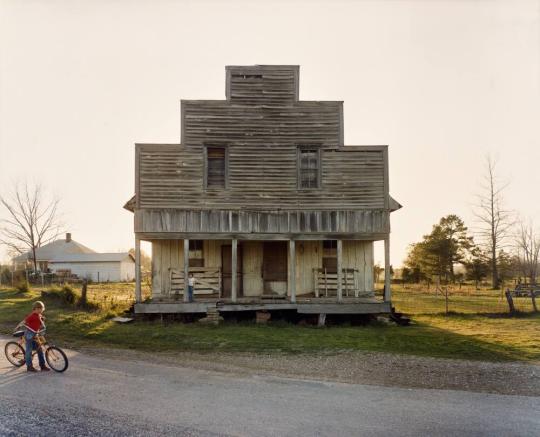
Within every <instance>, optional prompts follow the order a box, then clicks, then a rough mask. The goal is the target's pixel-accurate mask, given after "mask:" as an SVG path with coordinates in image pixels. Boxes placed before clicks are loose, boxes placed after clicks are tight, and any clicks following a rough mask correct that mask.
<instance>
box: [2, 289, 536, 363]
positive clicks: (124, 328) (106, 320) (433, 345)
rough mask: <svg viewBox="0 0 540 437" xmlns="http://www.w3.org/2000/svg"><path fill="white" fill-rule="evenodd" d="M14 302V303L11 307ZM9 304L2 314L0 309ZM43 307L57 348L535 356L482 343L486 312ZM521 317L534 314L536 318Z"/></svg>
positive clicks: (15, 314) (21, 302) (20, 309)
mask: <svg viewBox="0 0 540 437" xmlns="http://www.w3.org/2000/svg"><path fill="white" fill-rule="evenodd" d="M15 297H16V294H15V293H14V292H7V293H6V292H2V293H0V325H1V327H2V330H3V331H4V332H6V329H5V328H6V327H7V326H9V329H12V328H13V327H14V325H15V324H16V323H18V322H19V321H20V320H21V319H20V317H21V314H22V317H23V316H24V315H25V314H27V313H28V312H29V311H30V307H31V305H30V303H31V301H32V300H34V299H35V298H36V296H28V297H25V298H23V299H15V300H14V298H15ZM17 297H18V296H17ZM14 301H15V305H12V303H13V302H14ZM8 303H9V311H5V310H7V308H8V305H7V304H8ZM46 305H47V311H46V315H47V328H48V334H49V335H50V337H51V338H52V339H53V340H54V341H58V342H59V343H60V344H61V345H62V342H64V344H63V345H64V346H68V347H69V346H71V347H78V346H85V345H89V346H92V347H105V348H106V347H118V348H129V349H137V350H141V351H148V352H158V351H167V352H187V351H194V352H202V353H206V352H249V353H260V354H278V353H284V354H302V353H310V354H320V355H328V354H337V353H341V352H351V351H368V352H387V353H395V354H408V355H419V356H431V357H441V358H462V359H473V360H487V361H527V360H533V359H539V358H540V357H539V356H538V351H537V350H536V349H534V348H531V349H527V348H524V347H518V346H517V345H516V344H512V343H510V342H508V341H507V340H508V339H507V338H504V339H503V340H504V341H502V342H501V341H500V339H498V338H495V339H494V340H493V341H485V340H484V339H482V338H480V336H479V335H477V333H476V332H475V331H474V330H475V329H476V328H475V327H474V326H470V327H467V326H468V325H467V322H471V325H473V322H474V323H476V324H478V323H484V322H485V321H486V319H487V318H486V314H449V315H438V316H437V315H433V314H429V315H428V316H426V317H424V318H422V317H420V319H422V320H419V321H418V322H416V323H415V324H413V325H412V326H409V327H398V326H388V325H381V324H372V325H367V326H362V327H353V326H333V327H328V328H316V327H308V326H298V325H292V324H287V323H283V322H280V323H275V324H273V323H270V324H268V325H255V324H232V323H225V324H223V325H219V326H207V325H201V324H198V323H193V324H181V323H172V324H168V325H163V324H161V323H160V322H148V321H135V322H132V323H130V324H116V323H115V322H113V321H112V320H110V318H111V316H112V315H114V314H111V313H110V312H102V311H97V312H85V311H81V310H78V309H76V308H72V307H65V306H63V305H60V304H59V303H57V302H52V301H51V302H46ZM8 312H9V314H7V313H8ZM498 316H499V317H500V318H501V319H502V318H506V319H510V320H507V321H506V323H507V324H508V323H510V324H511V327H510V329H519V324H520V323H521V322H520V318H516V317H515V316H514V317H512V318H510V317H509V315H508V314H506V315H502V314H501V315H498ZM505 316H506V317H505ZM415 317H417V316H415ZM524 317H525V318H531V319H534V318H535V317H538V316H533V315H526V316H524ZM429 318H432V319H433V320H431V321H430V320H429ZM423 319H428V320H423ZM450 322H452V323H458V324H459V327H460V330H461V331H465V332H462V333H457V332H455V330H451V329H450V328H451V326H450V325H449V324H448V323H450ZM445 323H446V325H445ZM462 323H463V325H462ZM491 323H493V321H492V322H491ZM10 324H11V325H10ZM506 328H508V327H506ZM506 328H504V329H506ZM467 329H469V331H467ZM501 329H503V328H502V327H501ZM494 332H495V333H496V331H494ZM6 333H7V332H6ZM531 342H532V339H531Z"/></svg>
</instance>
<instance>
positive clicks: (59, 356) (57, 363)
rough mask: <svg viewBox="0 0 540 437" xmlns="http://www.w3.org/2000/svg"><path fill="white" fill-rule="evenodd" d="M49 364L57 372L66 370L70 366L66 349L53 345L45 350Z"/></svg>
mask: <svg viewBox="0 0 540 437" xmlns="http://www.w3.org/2000/svg"><path fill="white" fill-rule="evenodd" d="M45 359H46V360H47V364H48V365H49V367H50V368H51V369H53V370H54V371H55V372H65V371H66V369H67V368H68V359H67V356H66V354H65V353H64V351H63V350H62V349H60V348H58V347H56V346H51V347H49V348H47V350H46V351H45Z"/></svg>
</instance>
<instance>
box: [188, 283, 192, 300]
mask: <svg viewBox="0 0 540 437" xmlns="http://www.w3.org/2000/svg"><path fill="white" fill-rule="evenodd" d="M187 290H188V292H187V295H188V302H193V285H188V288H187Z"/></svg>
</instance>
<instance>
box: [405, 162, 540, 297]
mask: <svg viewBox="0 0 540 437" xmlns="http://www.w3.org/2000/svg"><path fill="white" fill-rule="evenodd" d="M485 170H486V171H485V176H484V179H483V182H482V184H481V190H480V193H479V194H478V196H477V204H476V205H475V207H474V210H473V213H474V216H475V217H476V219H477V226H476V230H475V232H470V231H469V229H468V227H467V226H466V225H465V223H464V221H463V220H462V219H461V218H460V217H458V216H457V215H455V214H449V215H447V216H445V217H442V218H441V219H440V220H439V222H438V223H436V224H434V225H433V228H432V230H431V232H430V233H429V234H426V235H424V236H423V238H422V240H421V241H419V242H416V243H413V244H411V245H410V247H409V250H408V253H407V257H406V260H405V262H404V267H403V270H402V279H403V280H404V281H406V282H421V281H431V280H438V281H443V282H446V283H448V282H453V283H455V282H456V280H460V281H461V280H463V279H467V280H471V281H474V282H475V283H476V285H477V286H478V283H479V282H481V281H484V280H485V279H486V278H487V277H490V279H491V281H490V282H491V285H492V287H493V288H494V289H498V288H500V287H501V286H502V285H504V283H505V282H507V281H508V280H511V279H514V278H515V279H518V280H524V281H527V282H529V283H533V284H534V283H536V279H537V273H538V267H539V252H540V233H539V232H538V231H537V230H536V229H535V227H534V224H533V222H532V221H530V220H529V221H527V220H524V219H520V218H518V216H517V214H516V213H515V212H514V211H511V210H509V209H507V208H506V207H505V202H504V197H503V194H504V190H505V188H506V187H507V184H504V183H502V182H501V181H500V179H499V178H498V177H497V173H496V162H495V161H494V160H493V159H491V158H490V157H488V158H487V159H486V167H485ZM458 266H461V267H462V268H461V269H459V270H460V271H459V273H456V268H457V267H458Z"/></svg>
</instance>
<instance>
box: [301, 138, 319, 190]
mask: <svg viewBox="0 0 540 437" xmlns="http://www.w3.org/2000/svg"><path fill="white" fill-rule="evenodd" d="M306 150H312V151H315V152H316V155H317V164H318V165H317V185H316V186H315V187H302V177H301V174H302V162H301V160H302V152H303V151H306ZM321 155H322V153H321V146H320V145H319V144H300V145H298V146H297V148H296V188H297V190H300V191H304V190H308V191H309V190H318V189H320V188H322V159H321Z"/></svg>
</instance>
